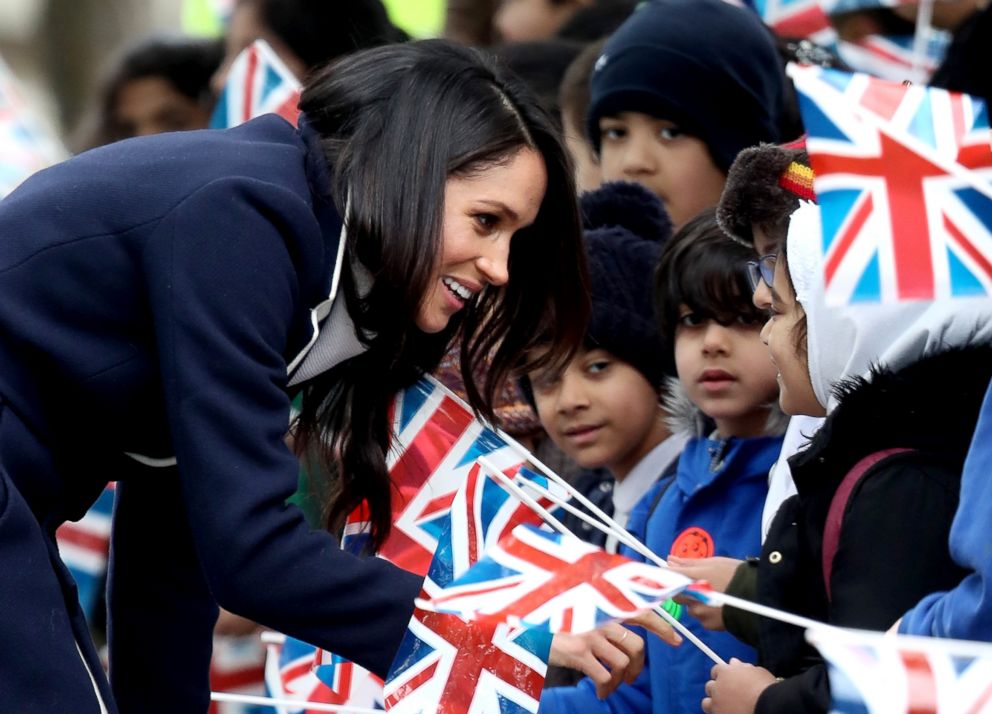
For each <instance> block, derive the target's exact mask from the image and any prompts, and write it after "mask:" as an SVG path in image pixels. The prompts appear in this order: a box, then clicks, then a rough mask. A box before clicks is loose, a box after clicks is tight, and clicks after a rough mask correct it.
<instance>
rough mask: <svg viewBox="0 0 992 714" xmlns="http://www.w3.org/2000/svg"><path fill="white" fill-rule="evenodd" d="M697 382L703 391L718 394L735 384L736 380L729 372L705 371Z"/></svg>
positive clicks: (720, 370) (718, 370) (719, 370)
mask: <svg viewBox="0 0 992 714" xmlns="http://www.w3.org/2000/svg"><path fill="white" fill-rule="evenodd" d="M698 381H699V384H700V385H701V386H702V387H703V389H705V390H707V391H710V392H718V391H720V390H723V389H726V388H727V387H729V386H730V385H731V384H733V383H734V382H736V381H737V378H736V377H735V376H734V375H732V374H731V373H730V372H726V371H724V370H722V369H707V370H706V371H704V372H703V373H702V374H701V375H699V380H698Z"/></svg>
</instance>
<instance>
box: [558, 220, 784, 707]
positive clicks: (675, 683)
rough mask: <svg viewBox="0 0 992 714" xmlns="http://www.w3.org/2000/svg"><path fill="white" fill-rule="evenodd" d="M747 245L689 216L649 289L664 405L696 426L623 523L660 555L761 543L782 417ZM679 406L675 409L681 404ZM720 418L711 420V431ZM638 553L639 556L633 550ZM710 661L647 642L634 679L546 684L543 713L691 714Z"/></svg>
mask: <svg viewBox="0 0 992 714" xmlns="http://www.w3.org/2000/svg"><path fill="white" fill-rule="evenodd" d="M750 257H753V253H752V251H751V250H750V249H748V248H746V247H745V246H742V245H741V244H739V243H737V242H735V241H734V240H733V239H731V238H730V237H729V236H727V235H726V234H725V233H723V231H721V230H720V228H719V227H718V226H717V224H716V219H715V217H714V212H713V210H712V209H711V210H709V211H705V212H704V213H702V214H701V215H700V216H698V217H697V218H695V219H693V220H692V221H690V222H689V223H688V224H687V225H686V226H685V228H683V229H682V230H681V231H680V232H679V233H678V234H677V235H676V236H675V237H674V238H673V239H672V240H671V242H670V243H669V244H668V245H666V247H665V249H664V251H663V252H662V256H661V260H660V264H659V267H658V272H657V275H656V283H655V284H656V287H657V292H658V303H657V310H658V315H659V320H660V323H661V336H662V339H663V340H664V341H666V342H667V344H669V345H671V347H670V348H669V349H670V352H669V354H668V355H667V356H666V357H667V359H669V360H671V359H674V361H675V364H676V367H677V370H678V387H680V388H681V392H682V395H681V399H680V404H681V405H684V407H688V409H685V408H682V409H680V408H679V407H678V405H676V403H675V401H674V400H675V397H676V394H675V393H676V392H677V391H679V388H678V387H673V389H671V390H670V392H671V396H670V397H669V400H668V401H667V402H666V403H667V404H671V406H670V408H669V411H670V412H672V413H673V416H674V417H679V418H681V419H682V421H683V422H689V423H691V424H692V426H693V428H694V430H695V434H694V438H692V439H691V440H690V441H689V442H688V443H687V444H686V446H685V449H684V450H683V452H682V455H681V457H680V458H679V463H678V471H677V473H676V475H675V477H674V478H673V479H665V480H662V481H661V482H659V483H658V484H656V485H655V486H654V487H653V488H652V489H651V490H650V491H648V492H647V494H646V495H645V496H644V498H643V499H642V500H641V501H640V503H639V504H638V505H637V507H636V508H635V509H634V512H633V513H632V514H631V517H630V524H629V530H630V531H631V532H632V533H633V534H634V535H635V536H637V537H638V538H639V539H640V540H641V541H642V542H643V543H645V544H646V545H647V546H648V547H649V548H651V549H652V550H653V551H654V552H655V553H658V554H661V555H667V554H669V553H672V554H675V555H681V556H683V557H704V556H721V557H724V558H738V559H742V558H744V557H747V556H752V555H756V554H757V553H758V552H759V551H760V531H761V529H760V523H761V508H762V504H763V503H764V500H765V494H766V493H767V474H768V469H769V468H770V467H771V465H772V463H773V462H774V460H775V459H776V457H777V456H778V451H779V448H780V447H781V437H780V436H779V434H781V432H782V430H783V428H784V420H782V419H781V414H780V412H778V410H777V408H776V407H775V405H774V402H775V399H776V397H777V393H778V390H777V385H776V381H775V368H774V365H773V364H772V363H771V360H770V359H769V357H768V354H767V351H766V350H765V347H764V345H763V344H762V342H761V338H760V327H761V324H762V322H763V314H762V313H761V312H760V311H759V310H757V309H756V308H755V307H754V305H753V304H752V303H751V301H750V297H751V295H750V290H749V287H748V285H747V281H746V278H745V276H744V271H743V268H742V266H743V263H744V262H745V261H746V260H748V259H749V258H750ZM680 412H681V413H680ZM714 427H715V428H714ZM635 557H636V556H635ZM685 625H686V626H687V627H689V629H691V630H692V631H693V632H695V634H697V635H698V636H699V638H700V639H701V640H703V641H704V642H705V643H706V644H707V645H709V646H710V647H711V648H712V649H713V650H714V651H716V652H717V654H719V655H720V656H722V657H723V658H725V659H729V658H730V657H737V658H738V659H742V660H745V661H753V660H754V657H755V655H754V651H753V650H752V649H750V648H749V647H747V646H745V645H742V644H740V643H739V642H737V641H736V640H735V639H734V638H733V637H731V636H730V635H728V634H727V633H723V632H716V633H714V632H708V631H705V630H703V628H702V627H701V625H700V623H699V622H698V621H696V620H695V619H694V618H692V617H688V618H686V619H685ZM711 666H712V663H711V662H710V660H709V659H708V658H707V657H706V655H704V654H703V653H702V652H701V651H700V650H698V649H696V648H694V647H691V646H689V645H683V646H682V647H681V648H679V650H678V651H674V650H672V649H671V648H669V647H668V646H667V645H665V644H664V643H662V642H661V641H660V640H658V639H657V638H650V639H649V640H648V642H647V665H646V666H645V670H644V671H643V672H642V673H641V675H640V677H638V679H637V680H636V681H635V682H634V684H632V685H621V687H620V688H619V689H617V691H616V692H615V693H614V695H612V697H611V699H610V701H609V703H604V702H599V701H598V700H597V699H596V697H595V694H594V691H593V688H592V687H591V686H590V683H589V682H588V680H583V681H582V682H581V683H580V684H579V685H578V686H576V687H574V688H567V689H553V690H546V691H545V693H544V694H543V696H542V698H541V712H542V714H554V713H556V712H573V711H582V712H586V711H611V712H623V713H624V714H626V713H627V712H641V711H652V712H657V713H658V714H662V713H664V714H680V713H682V712H685V713H686V714H688V713H689V712H698V711H699V701H700V699H701V697H702V696H703V694H704V690H703V688H704V685H705V683H706V681H707V679H708V678H709V671H710V668H711Z"/></svg>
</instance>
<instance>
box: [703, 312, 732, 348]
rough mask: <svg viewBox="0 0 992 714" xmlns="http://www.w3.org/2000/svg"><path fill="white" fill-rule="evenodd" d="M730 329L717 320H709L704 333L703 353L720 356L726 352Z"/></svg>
mask: <svg viewBox="0 0 992 714" xmlns="http://www.w3.org/2000/svg"><path fill="white" fill-rule="evenodd" d="M728 329H729V328H727V327H725V326H723V325H721V324H720V323H719V322H717V321H716V320H709V321H708V322H707V323H706V332H705V333H703V353H704V354H718V353H722V352H726V351H727V330H728Z"/></svg>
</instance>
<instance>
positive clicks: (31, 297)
mask: <svg viewBox="0 0 992 714" xmlns="http://www.w3.org/2000/svg"><path fill="white" fill-rule="evenodd" d="M328 187H329V171H328V166H327V164H326V162H325V160H324V158H323V154H322V152H321V151H320V149H319V146H318V140H317V137H316V135H315V134H314V133H313V132H312V131H311V130H309V129H308V128H307V127H306V126H305V122H304V126H303V128H302V129H301V130H299V131H298V130H296V129H294V128H293V127H292V126H290V125H289V124H288V123H286V122H285V121H283V120H282V119H279V118H277V117H274V116H267V117H263V118H260V119H257V120H255V121H251V122H249V123H247V124H245V125H243V126H241V127H238V128H235V129H231V130H226V131H207V132H189V133H180V134H166V135H161V136H155V137H149V138H145V139H137V140H132V141H128V142H122V143H119V144H115V145H111V146H108V147H104V148H102V149H98V150H95V151H92V152H88V153H85V154H82V155H80V156H79V157H76V158H74V159H72V160H70V161H67V162H65V163H63V164H61V165H58V166H56V167H53V168H51V169H49V170H47V171H43V172H41V173H39V174H37V175H36V176H34V177H33V178H32V179H30V180H28V181H27V182H26V183H25V184H24V185H23V186H21V187H20V188H19V189H18V190H17V191H15V192H14V193H13V194H11V195H10V196H9V197H8V198H7V199H5V200H4V201H3V203H2V204H0V477H2V479H3V482H0V543H2V542H6V544H7V545H11V544H17V543H18V541H17V540H13V539H16V538H21V539H23V544H24V548H29V547H34V546H37V542H36V541H38V540H40V539H44V538H49V539H50V537H51V534H52V532H53V531H54V529H55V527H57V526H58V525H59V524H60V523H61V522H63V521H65V520H67V519H74V518H79V517H80V516H82V514H83V513H84V512H85V511H86V509H87V507H88V506H89V505H90V504H91V503H92V502H93V501H94V499H95V498H96V497H97V495H98V494H99V493H100V490H101V488H102V487H103V484H104V483H105V482H106V481H108V480H116V481H118V482H119V490H118V503H117V507H116V512H115V525H114V536H113V543H112V561H111V572H110V584H109V592H108V603H109V608H110V613H109V630H110V666H111V676H112V679H113V689H114V695H115V697H116V700H117V705H118V706H119V708H120V710H121V711H142V712H154V711H162V712H166V711H168V712H196V711H205V710H206V708H207V705H208V700H207V692H208V688H207V666H208V660H209V656H210V635H211V629H212V626H213V621H214V619H215V617H216V605H215V602H216V603H219V604H220V606H222V607H224V608H226V609H229V610H231V611H233V612H235V613H238V614H240V615H243V616H245V617H248V618H251V619H253V620H255V621H257V622H260V623H262V624H264V625H266V626H268V627H271V628H274V629H276V630H279V631H282V632H285V633H287V634H290V635H292V636H294V637H298V638H300V639H303V640H306V641H308V642H312V643H314V644H316V645H319V646H321V647H324V648H327V649H331V650H333V651H335V652H337V653H340V654H342V655H344V656H346V657H349V658H350V659H353V660H355V661H356V662H358V663H360V664H362V665H364V666H366V667H368V668H370V669H372V670H373V671H375V672H377V673H379V674H385V672H386V670H387V668H388V666H389V663H390V661H391V659H392V655H393V653H394V651H395V649H396V647H397V646H398V644H399V642H400V639H401V637H402V635H403V633H404V631H405V628H406V624H407V622H408V620H409V617H410V614H411V612H412V608H413V602H412V601H413V598H414V597H415V595H416V593H417V591H418V588H419V585H420V579H419V578H416V577H415V576H413V575H411V574H408V573H406V572H403V571H401V570H399V569H397V568H395V567H393V566H391V565H389V564H387V563H385V562H384V561H381V560H377V559H372V560H367V561H362V560H359V559H356V558H354V557H353V556H351V555H348V554H345V553H343V552H342V551H341V550H340V549H339V546H338V543H337V541H336V540H335V539H334V538H333V537H331V536H330V535H329V534H327V533H323V532H311V531H310V529H309V528H308V527H307V524H306V523H305V522H304V518H303V515H302V513H301V512H300V511H299V509H297V508H296V507H292V506H286V505H285V503H286V499H287V498H288V497H289V496H290V495H292V494H293V492H294V491H295V490H296V486H297V473H298V462H297V459H296V458H295V457H294V455H293V454H292V453H291V452H290V451H289V449H288V448H287V447H286V445H285V443H284V438H285V435H286V431H287V426H288V419H289V413H290V396H291V395H290V394H289V392H288V390H287V382H288V379H287V369H288V365H290V364H291V362H292V361H293V359H294V357H295V356H296V355H297V354H298V353H300V352H301V350H303V349H304V348H305V346H306V345H307V344H308V342H309V339H310V337H311V335H312V334H313V330H314V327H313V323H312V322H311V314H310V310H311V308H313V307H314V306H315V305H318V304H319V303H321V302H323V301H326V300H327V299H328V295H329V292H330V284H331V273H332V268H333V266H334V264H335V259H336V257H337V255H338V251H339V250H340V249H341V246H340V245H339V237H340V234H341V219H340V218H339V216H338V214H337V212H336V210H335V208H334V206H333V204H332V202H331V201H330V200H329V199H328V198H326V193H327V188H328ZM173 456H174V457H175V459H176V461H177V463H178V466H177V467H175V468H168V467H166V468H156V466H163V465H167V464H168V463H169V459H170V457H173ZM3 489H6V491H8V492H9V494H10V495H11V498H10V499H7V501H6V502H5V499H4V498H3V493H2V490H3ZM5 503H6V507H7V508H8V509H20V511H24V510H25V507H26V508H27V509H30V513H31V515H33V517H34V518H35V519H36V521H37V524H36V525H35V526H30V524H28V525H27V526H25V528H26V529H27V530H26V529H25V528H21V529H20V530H17V531H16V532H15V531H14V530H12V529H11V528H10V527H9V523H10V522H11V519H8V521H7V522H6V523H5V520H4V518H5V514H4V508H5ZM20 515H23V513H20V514H13V515H12V516H11V518H14V516H18V517H20ZM20 522H21V521H18V523H20ZM5 525H8V527H7V528H6V530H5ZM39 525H40V528H38V526H39ZM34 531H36V532H34ZM18 552H20V551H18V550H17V549H16V548H14V547H13V546H12V547H10V548H7V549H0V572H9V571H8V568H9V567H11V565H12V561H10V560H8V561H7V562H4V560H5V558H15V557H16V554H17V553H18ZM24 552H27V551H26V550H25V551H24ZM59 565H60V564H59V563H58V562H57V561H56V560H54V559H53V560H52V561H51V562H38V560H37V559H34V560H32V561H31V562H30V563H29V564H26V565H25V564H24V563H19V564H18V567H26V568H27V574H26V575H25V582H28V583H44V582H47V581H48V580H49V579H51V577H52V572H53V570H54V571H55V572H60V567H59ZM0 580H3V578H0ZM62 583H63V586H64V587H66V588H69V589H71V585H67V584H65V580H64V578H63V580H62ZM73 598H74V594H73V593H72V592H69V593H68V594H67V595H66V598H65V600H66V603H65V608H69V610H70V615H71V616H72V617H75V615H74V613H72V612H71V610H72V604H71V603H70V601H71V600H72V599H73ZM46 607H47V606H46ZM42 609H43V608H42V607H41V606H40V605H38V604H37V601H36V600H34V601H33V600H32V598H30V597H28V596H26V595H25V592H24V591H23V590H22V591H17V589H16V588H13V587H7V588H5V587H4V585H3V584H2V583H0V639H2V640H3V646H2V647H0V691H3V692H4V693H5V695H6V694H7V693H8V692H10V691H20V690H17V689H16V688H14V684H12V682H14V681H21V682H23V681H27V680H26V679H24V678H23V677H24V676H26V675H24V673H23V670H24V669H25V668H26V667H28V666H33V667H35V668H36V669H37V668H38V667H39V666H41V665H40V664H39V663H40V662H44V667H48V668H49V669H48V670H47V671H46V670H44V669H42V672H43V676H44V678H43V679H41V680H37V679H36V680H35V681H36V682H37V681H43V682H45V685H44V686H46V687H52V688H53V689H54V690H55V691H56V693H57V692H58V690H59V687H60V686H62V682H63V681H66V682H69V681H74V678H75V679H76V680H78V669H79V660H78V658H76V659H75V661H71V660H72V659H73V658H72V657H61V656H49V655H48V653H49V652H52V651H56V652H60V651H62V650H60V649H59V648H65V647H67V646H68V645H66V640H65V636H64V633H63V634H58V633H55V634H51V633H48V632H47V631H46V630H45V629H44V627H41V628H36V629H31V628H30V627H26V628H21V627H19V623H21V622H38V620H36V619H34V618H44V617H46V614H45V612H39V611H38V610H42ZM47 610H52V608H51V607H48V608H47ZM63 612H64V609H63V610H62V611H60V612H57V613H56V614H54V615H52V618H53V619H54V618H56V617H58V618H62V616H63ZM73 626H74V627H75V625H73ZM60 632H61V630H60ZM39 633H41V634H40V635H39ZM77 637H78V632H77ZM83 647H84V650H85V651H87V652H89V651H90V650H91V647H90V645H89V643H84V645H83ZM63 660H66V661H63ZM31 661H33V662H34V663H33V664H31V665H27V664H24V663H25V662H31ZM19 667H20V668H21V670H18V668H19ZM36 674H37V673H36ZM18 676H21V679H20V680H17V677H18ZM90 691H92V689H90ZM78 695H79V693H78V692H77V701H79V696H78ZM66 696H67V697H68V699H66V701H72V699H71V697H72V693H71V692H70V693H68V694H67V695H66ZM5 701H7V702H8V703H9V704H14V703H20V702H17V701H16V700H11V698H10V697H9V696H5ZM51 701H53V702H54V701H55V700H54V699H52V700H51ZM60 706H62V707H65V706H67V705H65V704H64V703H62V704H58V703H54V704H52V706H51V708H42V709H31V711H44V712H48V711H65V710H68V709H65V708H62V709H60V708H59V707H60ZM15 708H18V709H19V710H23V711H26V710H28V709H27V708H25V707H23V706H22V707H15ZM74 711H76V712H77V713H81V712H83V711H90V710H89V709H86V708H85V707H83V708H79V707H76V708H74Z"/></svg>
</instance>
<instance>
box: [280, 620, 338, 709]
mask: <svg viewBox="0 0 992 714" xmlns="http://www.w3.org/2000/svg"><path fill="white" fill-rule="evenodd" d="M266 642H267V645H266V647H267V656H266V660H265V685H266V688H267V689H268V690H269V694H270V695H271V696H273V697H276V698H277V699H289V700H296V701H298V702H300V706H299V708H298V709H292V710H290V711H289V712H287V714H308V710H307V709H306V705H307V703H308V702H312V703H319V704H343V703H344V701H343V700H342V698H341V696H340V694H339V693H338V692H336V691H334V690H333V689H331V688H330V687H328V686H327V685H326V684H324V682H322V681H321V679H320V678H319V677H318V676H317V673H316V661H315V657H316V655H317V648H316V647H314V646H313V645H308V644H307V643H305V642H301V641H300V640H297V639H294V638H292V637H285V638H283V637H282V636H275V637H269V638H266Z"/></svg>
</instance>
